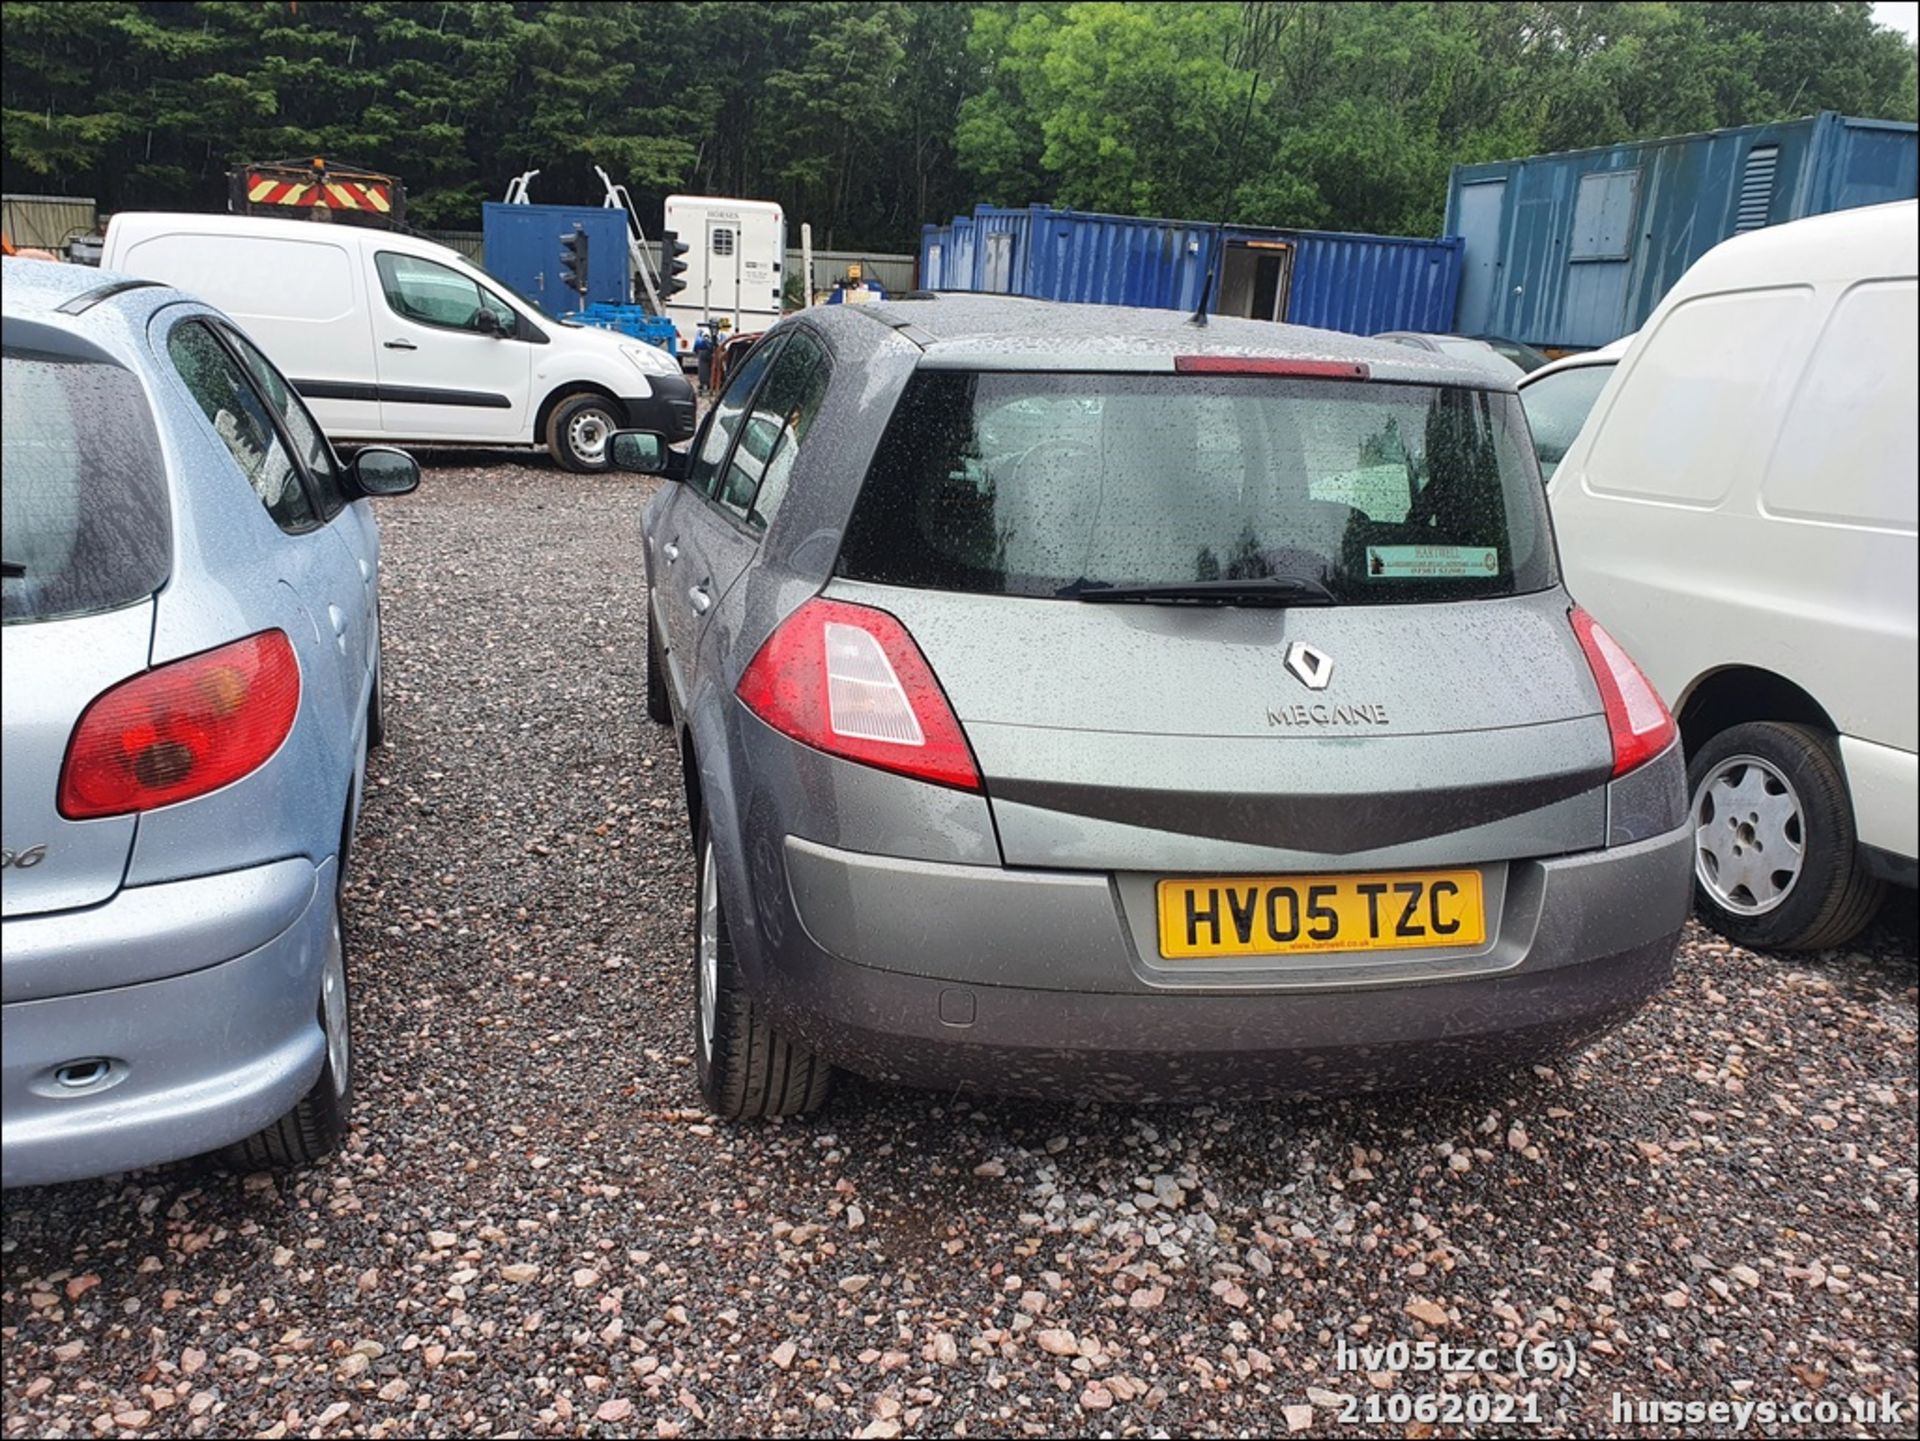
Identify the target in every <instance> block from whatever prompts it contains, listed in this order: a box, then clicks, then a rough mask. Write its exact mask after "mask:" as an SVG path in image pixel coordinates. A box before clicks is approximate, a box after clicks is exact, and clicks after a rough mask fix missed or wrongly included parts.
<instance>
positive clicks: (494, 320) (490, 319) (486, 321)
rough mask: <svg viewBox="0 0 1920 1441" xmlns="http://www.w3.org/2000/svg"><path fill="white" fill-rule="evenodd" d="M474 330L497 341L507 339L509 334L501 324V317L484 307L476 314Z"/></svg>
mask: <svg viewBox="0 0 1920 1441" xmlns="http://www.w3.org/2000/svg"><path fill="white" fill-rule="evenodd" d="M473 328H474V329H475V330H477V331H479V332H480V333H481V334H482V335H491V336H492V337H493V338H494V339H495V340H502V339H505V337H506V334H507V331H506V328H505V327H504V326H502V325H501V324H500V317H499V316H497V315H495V314H494V313H493V312H492V311H491V310H489V309H487V307H486V306H484V305H483V306H481V307H480V309H479V310H478V311H477V312H475V314H474V317H473Z"/></svg>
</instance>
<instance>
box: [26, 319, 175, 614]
mask: <svg viewBox="0 0 1920 1441" xmlns="http://www.w3.org/2000/svg"><path fill="white" fill-rule="evenodd" d="M0 372H3V373H4V376H5V391H6V425H5V428H4V430H3V431H0V492H4V493H3V494H0V530H3V531H4V536H5V539H4V543H3V545H0V549H3V550H4V554H5V559H6V579H5V581H4V582H0V601H3V602H4V609H3V611H0V615H3V616H4V619H5V621H6V623H7V624H8V625H12V624H14V623H16V622H20V621H37V620H57V619H60V618H62V617H65V616H75V615H90V614H93V613H94V612H97V611H106V610H117V609H119V608H120V607H121V606H123V605H131V604H133V603H134V602H135V601H138V600H143V599H145V598H146V597H147V596H149V595H152V594H153V592H154V591H156V590H158V589H159V588H160V586H161V584H162V583H163V582H164V581H165V580H166V578H167V569H168V565H169V563H170V559H171V545H170V538H171V537H170V531H169V529H168V521H167V491H166V470H165V466H164V463H163V462H162V459H161V454H160V439H159V436H158V435H157V434H156V433H155V431H154V426H153V415H152V412H151V411H150V410H149V409H148V408H147V397H146V395H145V393H144V392H143V391H142V390H141V388H140V382H139V381H138V380H136V379H135V378H134V376H133V375H132V373H131V372H129V371H126V370H123V369H121V368H120V367H119V366H117V365H112V364H109V363H107V362H104V361H96V360H81V359H74V358H71V357H67V356H55V355H48V354H43V353H40V352H38V351H32V350H25V349H18V348H15V347H13V346H9V347H7V349H6V352H5V356H4V360H0Z"/></svg>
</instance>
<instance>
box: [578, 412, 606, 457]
mask: <svg viewBox="0 0 1920 1441" xmlns="http://www.w3.org/2000/svg"><path fill="white" fill-rule="evenodd" d="M611 434H613V418H612V417H611V416H609V415H608V414H607V413H606V412H605V411H603V410H583V411H581V412H580V413H579V414H578V415H576V416H574V417H573V419H572V420H570V421H568V422H567V446H568V448H569V449H571V450H572V451H573V453H574V454H575V455H577V456H578V457H579V458H580V459H582V460H591V461H597V460H601V459H603V458H604V457H605V456H606V453H607V437H608V436H609V435H611Z"/></svg>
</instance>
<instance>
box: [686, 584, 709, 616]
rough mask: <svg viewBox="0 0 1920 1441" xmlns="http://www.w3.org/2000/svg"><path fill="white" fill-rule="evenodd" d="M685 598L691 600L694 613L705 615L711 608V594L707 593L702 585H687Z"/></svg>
mask: <svg viewBox="0 0 1920 1441" xmlns="http://www.w3.org/2000/svg"><path fill="white" fill-rule="evenodd" d="M687 599H688V600H690V601H692V602H693V613H694V614H695V615H705V614H706V613H707V612H708V611H710V610H712V609H713V596H712V595H711V594H709V593H708V591H707V590H706V588H705V587H704V586H698V585H696V586H690V587H688V589H687Z"/></svg>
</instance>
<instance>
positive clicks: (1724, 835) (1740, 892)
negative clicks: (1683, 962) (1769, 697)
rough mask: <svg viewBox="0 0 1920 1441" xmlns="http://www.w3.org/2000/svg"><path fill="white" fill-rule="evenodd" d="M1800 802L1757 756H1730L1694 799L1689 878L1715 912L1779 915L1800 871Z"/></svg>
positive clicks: (1774, 768)
mask: <svg viewBox="0 0 1920 1441" xmlns="http://www.w3.org/2000/svg"><path fill="white" fill-rule="evenodd" d="M1806 840H1807V833H1806V819H1805V815H1804V812H1803V810H1802V807H1801V805H1800V796H1799V793H1798V792H1796V791H1795V790H1794V788H1793V783H1792V782H1791V781H1789V780H1788V779H1787V778H1786V776H1785V775H1784V774H1782V772H1781V771H1780V768H1779V767H1778V766H1776V765H1774V764H1773V763H1772V762H1770V761H1765V760H1762V759H1761V758H1760V757H1759V756H1752V755H1738V756H1729V757H1728V758H1727V759H1726V760H1723V761H1721V762H1720V763H1719V764H1718V765H1716V766H1715V767H1714V768H1713V769H1712V771H1710V772H1709V773H1708V774H1707V775H1705V776H1703V777H1702V778H1701V780H1700V784H1699V786H1697V787H1696V788H1695V790H1694V793H1693V871H1694V874H1695V875H1696V876H1697V877H1698V878H1699V880H1700V885H1701V886H1702V888H1704V889H1705V891H1706V892H1707V894H1708V895H1710V896H1712V897H1713V899H1714V902H1715V904H1717V905H1720V906H1722V907H1724V908H1725V909H1727V910H1729V911H1731V912H1733V913H1734V914H1735V915H1740V916H1764V915H1766V914H1768V913H1769V912H1771V911H1776V910H1778V909H1779V908H1780V907H1781V906H1782V905H1784V904H1785V903H1786V900H1787V897H1788V896H1790V895H1791V894H1792V893H1793V888H1794V885H1795V884H1796V883H1797V882H1798V881H1799V879H1800V873H1801V871H1802V870H1803V869H1804V868H1805V866H1806Z"/></svg>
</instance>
